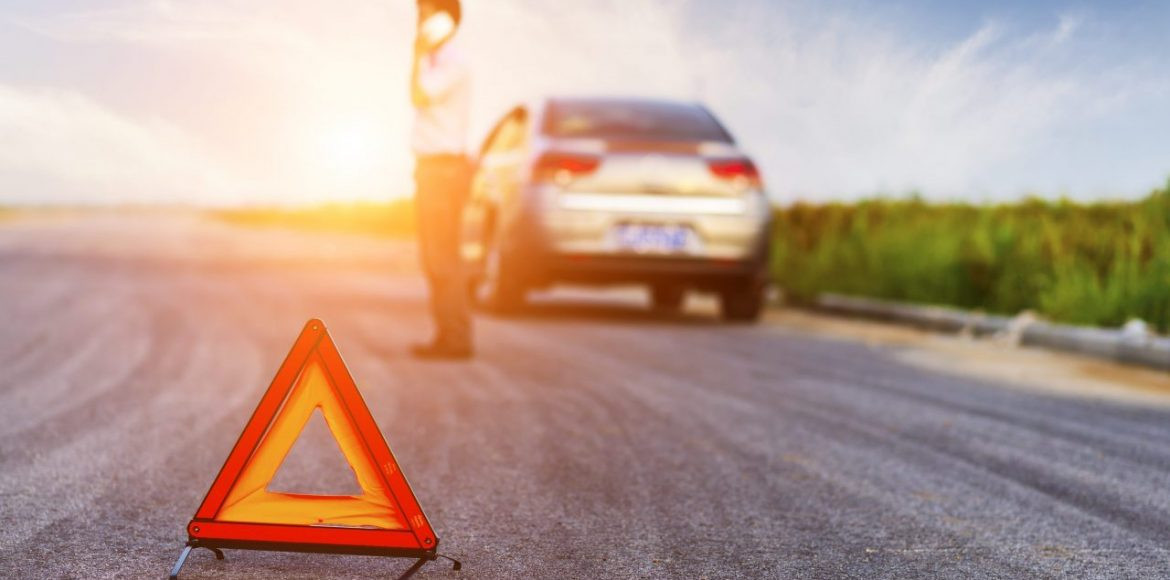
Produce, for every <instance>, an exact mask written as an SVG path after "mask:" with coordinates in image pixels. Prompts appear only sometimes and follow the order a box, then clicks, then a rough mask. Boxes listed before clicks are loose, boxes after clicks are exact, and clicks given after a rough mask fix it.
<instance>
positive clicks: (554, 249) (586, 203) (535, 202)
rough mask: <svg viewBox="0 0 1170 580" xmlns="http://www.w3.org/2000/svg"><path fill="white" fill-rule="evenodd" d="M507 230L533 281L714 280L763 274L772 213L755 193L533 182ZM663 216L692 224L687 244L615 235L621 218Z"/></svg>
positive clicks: (637, 220)
mask: <svg viewBox="0 0 1170 580" xmlns="http://www.w3.org/2000/svg"><path fill="white" fill-rule="evenodd" d="M526 199H527V202H528V203H525V204H524V206H523V209H522V210H521V212H519V214H518V215H517V216H516V217H517V218H518V219H516V220H515V221H513V222H512V224H511V225H512V226H513V227H510V228H508V229H509V234H508V235H507V236H506V238H505V239H506V240H507V242H506V246H507V248H506V250H507V253H508V254H510V255H512V256H515V257H516V258H517V260H516V264H518V265H522V266H521V267H522V269H523V270H524V271H525V272H524V275H525V277H526V278H527V279H528V282H529V283H530V284H531V285H545V284H551V283H556V282H572V283H597V284H607V283H660V282H668V283H679V284H684V285H687V286H692V287H714V286H719V285H723V284H726V283H727V282H728V281H729V280H733V279H734V280H743V279H748V278H756V279H760V278H764V277H766V272H767V265H768V264H767V262H768V245H769V243H770V238H771V215H770V212H769V208H768V204H767V203H766V200H765V198H764V197H763V195H762V194H760V195H759V196H758V199H736V198H722V199H720V198H702V197H697V196H696V197H690V198H688V197H686V196H653V195H646V194H631V195H612V194H611V195H586V196H582V195H580V194H574V195H568V196H566V195H562V194H560V192H558V191H556V190H550V189H542V188H534V190H529V195H528V196H526ZM631 223H633V224H668V225H672V226H685V227H686V228H689V229H690V230H691V231H692V232H693V239H694V243H693V244H688V247H687V248H685V249H683V250H680V251H677V252H671V253H656V252H645V253H639V252H635V251H630V250H629V249H627V248H622V247H620V244H618V243H617V241H616V240H615V237H614V235H613V234H614V231H615V228H617V227H618V226H619V225H622V224H631Z"/></svg>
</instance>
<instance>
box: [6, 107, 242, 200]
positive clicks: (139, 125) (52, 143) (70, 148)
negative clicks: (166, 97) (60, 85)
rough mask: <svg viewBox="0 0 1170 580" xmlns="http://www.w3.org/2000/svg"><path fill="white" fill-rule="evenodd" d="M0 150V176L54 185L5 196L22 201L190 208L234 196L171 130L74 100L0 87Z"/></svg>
mask: <svg viewBox="0 0 1170 580" xmlns="http://www.w3.org/2000/svg"><path fill="white" fill-rule="evenodd" d="M0 143H3V144H4V146H3V147H0V173H4V174H9V172H11V173H13V174H15V173H19V174H22V175H30V176H33V177H34V180H36V179H37V178H39V179H40V180H51V181H52V183H53V184H54V187H51V188H49V187H44V183H43V182H42V183H40V184H37V183H32V184H24V185H26V186H27V187H29V188H30V189H31V190H36V191H5V192H3V194H4V195H6V196H9V195H16V196H19V198H20V199H23V200H25V201H33V202H67V203H68V202H87V201H113V202H145V201H159V200H163V201H188V202H189V201H196V200H203V201H215V199H216V198H218V199H220V200H223V199H224V198H226V197H229V196H231V195H233V194H235V193H237V192H235V191H233V190H232V185H231V180H230V179H228V178H227V176H225V175H223V174H222V173H220V172H218V171H216V170H215V164H214V163H213V162H211V161H210V160H209V159H208V158H207V156H205V155H204V154H203V153H202V152H201V151H200V149H199V147H197V146H196V144H195V143H194V142H193V141H192V140H191V139H190V138H189V137H188V136H186V135H185V134H183V133H182V132H181V131H179V130H177V129H176V128H175V127H173V126H171V125H169V124H167V123H165V122H163V121H160V120H145V121H140V120H134V119H130V118H127V117H125V116H122V115H118V114H116V113H114V112H112V111H110V110H109V109H106V108H104V107H102V106H100V105H98V104H97V103H95V102H93V101H92V100H90V99H88V98H86V97H84V96H82V95H79V94H77V93H73V92H67V91H56V90H52V91H50V90H21V89H17V88H13V87H10V86H4V85H0ZM6 187H9V188H11V187H17V185H16V184H13V183H8V184H6Z"/></svg>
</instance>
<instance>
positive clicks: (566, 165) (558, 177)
mask: <svg viewBox="0 0 1170 580" xmlns="http://www.w3.org/2000/svg"><path fill="white" fill-rule="evenodd" d="M600 165H601V158H600V157H597V156H595V155H587V154H581V153H554V152H550V153H545V154H544V155H542V156H541V157H540V160H539V161H537V162H536V167H535V168H533V170H532V177H533V179H534V180H536V181H555V182H557V183H568V182H569V181H572V180H573V179H575V178H577V177H581V176H583V175H588V174H590V173H593V172H594V171H597V168H598V167H599V166H600Z"/></svg>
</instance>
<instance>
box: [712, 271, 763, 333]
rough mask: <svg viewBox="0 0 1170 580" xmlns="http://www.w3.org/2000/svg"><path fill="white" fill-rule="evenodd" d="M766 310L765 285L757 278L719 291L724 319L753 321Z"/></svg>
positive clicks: (740, 321) (736, 321) (720, 307)
mask: <svg viewBox="0 0 1170 580" xmlns="http://www.w3.org/2000/svg"><path fill="white" fill-rule="evenodd" d="M763 312H764V285H763V284H762V283H760V282H759V281H756V280H750V281H742V282H737V283H735V284H734V285H732V286H730V287H728V288H725V289H724V290H723V291H722V292H720V293H719V314H720V316H721V317H722V318H723V320H725V321H727V322H735V323H753V322H756V321H758V320H759V319H760V316H761V315H762V314H763Z"/></svg>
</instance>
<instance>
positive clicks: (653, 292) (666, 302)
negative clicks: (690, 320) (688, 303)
mask: <svg viewBox="0 0 1170 580" xmlns="http://www.w3.org/2000/svg"><path fill="white" fill-rule="evenodd" d="M686 297H687V293H686V290H685V289H683V288H681V287H679V286H669V285H655V286H651V287H650V303H651V304H652V305H653V306H654V310H657V311H659V312H678V311H680V310H682V306H683V302H684V301H685V300H686Z"/></svg>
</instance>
